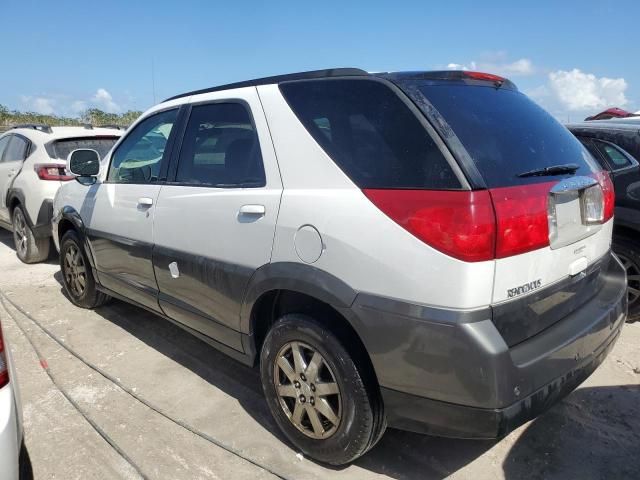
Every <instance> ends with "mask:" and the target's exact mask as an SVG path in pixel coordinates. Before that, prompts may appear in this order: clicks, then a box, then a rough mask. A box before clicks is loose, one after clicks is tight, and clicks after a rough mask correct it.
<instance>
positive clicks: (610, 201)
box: [593, 170, 616, 223]
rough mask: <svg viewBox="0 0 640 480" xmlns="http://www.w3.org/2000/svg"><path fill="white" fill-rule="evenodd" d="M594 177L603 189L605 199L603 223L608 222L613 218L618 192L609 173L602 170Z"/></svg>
mask: <svg viewBox="0 0 640 480" xmlns="http://www.w3.org/2000/svg"><path fill="white" fill-rule="evenodd" d="M593 177H594V178H595V179H596V180H597V181H598V183H599V184H600V187H601V188H602V195H603V197H604V211H603V213H602V221H601V223H605V222H608V221H609V220H611V219H612V218H613V211H614V209H615V203H616V192H615V190H614V188H613V182H612V181H611V177H610V176H609V172H606V171H604V170H601V171H599V172H596V173H595V174H594V175H593Z"/></svg>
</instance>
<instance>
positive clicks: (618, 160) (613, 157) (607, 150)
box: [598, 142, 631, 170]
mask: <svg viewBox="0 0 640 480" xmlns="http://www.w3.org/2000/svg"><path fill="white" fill-rule="evenodd" d="M598 146H599V147H600V150H601V151H602V153H603V154H604V156H605V158H606V159H607V161H608V162H609V163H610V164H611V168H613V169H614V170H617V169H619V168H625V167H628V166H630V165H631V160H629V159H628V158H627V156H626V155H625V154H624V153H622V152H621V151H620V150H619V149H618V148H616V147H614V146H613V145H610V144H608V143H604V142H598Z"/></svg>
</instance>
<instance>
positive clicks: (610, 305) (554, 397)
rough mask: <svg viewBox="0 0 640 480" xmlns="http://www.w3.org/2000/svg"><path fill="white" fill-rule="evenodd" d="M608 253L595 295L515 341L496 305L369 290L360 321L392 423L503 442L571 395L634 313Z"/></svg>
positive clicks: (357, 305) (356, 312)
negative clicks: (422, 302) (452, 303)
mask: <svg viewBox="0 0 640 480" xmlns="http://www.w3.org/2000/svg"><path fill="white" fill-rule="evenodd" d="M608 255H609V256H610V257H611V258H610V261H605V262H603V263H602V265H603V267H602V268H603V271H602V275H601V279H602V282H601V288H600V289H599V290H594V291H595V296H593V298H591V299H590V300H589V301H587V302H586V303H584V304H582V305H581V306H580V307H579V308H578V309H576V310H575V311H573V312H572V313H570V314H568V315H566V316H565V317H564V318H562V319H561V320H560V321H558V322H557V323H555V324H553V325H551V326H549V327H548V328H546V329H544V330H543V331H541V332H540V333H537V334H536V335H534V336H532V337H531V338H529V339H528V340H525V341H523V342H521V343H518V344H517V345H514V346H512V347H509V346H508V345H507V343H506V342H505V340H504V338H503V337H502V336H501V334H500V333H499V331H498V329H497V328H496V326H495V325H494V323H493V321H492V310H491V308H487V309H482V310H475V311H462V312H461V311H449V310H442V309H434V308H431V307H424V306H419V305H408V304H405V303H402V302H397V301H394V300H389V299H381V298H379V297H371V296H362V295H359V296H358V298H356V301H355V302H354V305H353V307H352V309H351V312H352V313H353V316H352V318H351V321H352V323H353V324H354V327H355V328H356V330H357V331H358V333H359V334H360V335H361V338H362V340H363V342H364V344H365V347H366V348H367V350H368V352H369V355H370V358H371V360H372V363H373V367H374V369H375V371H376V374H377V377H378V381H379V383H380V386H381V387H382V394H383V399H384V402H385V411H386V413H387V420H388V423H389V425H390V426H392V427H396V428H401V429H406V430H412V431H417V432H424V433H431V434H437V435H442V436H450V437H462V438H496V437H500V436H502V435H505V434H507V433H508V432H509V431H511V430H513V429H514V428H516V427H517V426H518V425H520V424H522V423H523V422H526V421H527V420H529V419H531V418H533V417H535V416H536V415H538V414H539V413H541V412H543V411H544V410H546V409H547V408H549V407H550V406H551V405H553V404H554V403H555V402H557V401H558V400H560V399H561V398H563V397H564V396H566V395H567V394H568V393H569V392H571V391H572V390H573V389H575V388H576V387H577V386H578V385H579V384H580V383H581V382H582V381H584V380H585V379H586V378H587V377H588V376H589V375H590V374H591V373H592V372H593V370H595V369H596V367H597V366H598V365H599V364H600V363H601V362H602V361H603V359H604V358H605V357H606V355H607V353H608V352H609V350H610V349H611V348H612V347H613V345H614V344H615V341H616V339H617V338H618V336H619V333H620V330H621V328H622V326H623V325H624V321H625V319H626V313H627V296H626V277H625V272H624V269H623V268H622V265H620V263H619V262H618V260H617V259H616V258H615V257H614V256H613V255H611V254H608ZM569 284H570V283H569V282H568V285H569ZM513 313H517V312H513ZM523 317H525V315H524V312H523Z"/></svg>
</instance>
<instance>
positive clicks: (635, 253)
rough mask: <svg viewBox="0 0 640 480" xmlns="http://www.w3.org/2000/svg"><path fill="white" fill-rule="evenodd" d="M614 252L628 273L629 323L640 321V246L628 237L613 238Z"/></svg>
mask: <svg viewBox="0 0 640 480" xmlns="http://www.w3.org/2000/svg"><path fill="white" fill-rule="evenodd" d="M613 251H614V252H615V254H616V255H617V256H618V258H620V261H621V262H622V264H623V265H624V268H625V269H626V271H627V282H628V292H629V296H628V298H629V315H628V317H627V322H629V323H632V322H637V321H638V320H640V244H639V243H638V242H636V241H633V240H631V239H630V238H628V237H623V236H615V237H613Z"/></svg>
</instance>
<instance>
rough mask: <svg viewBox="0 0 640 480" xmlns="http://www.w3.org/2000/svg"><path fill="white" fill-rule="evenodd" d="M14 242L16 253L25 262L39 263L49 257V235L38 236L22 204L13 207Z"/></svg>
mask: <svg viewBox="0 0 640 480" xmlns="http://www.w3.org/2000/svg"><path fill="white" fill-rule="evenodd" d="M11 222H12V224H13V243H14V245H15V247H16V255H17V256H18V258H19V259H20V261H22V262H23V263H39V262H43V261H45V260H46V259H47V258H49V247H50V246H51V241H50V240H49V237H44V238H36V237H35V236H34V235H33V231H32V230H31V228H30V227H29V224H28V223H27V217H26V216H25V213H24V211H23V210H22V207H21V206H17V207H16V208H14V209H13V215H12V216H11Z"/></svg>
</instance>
